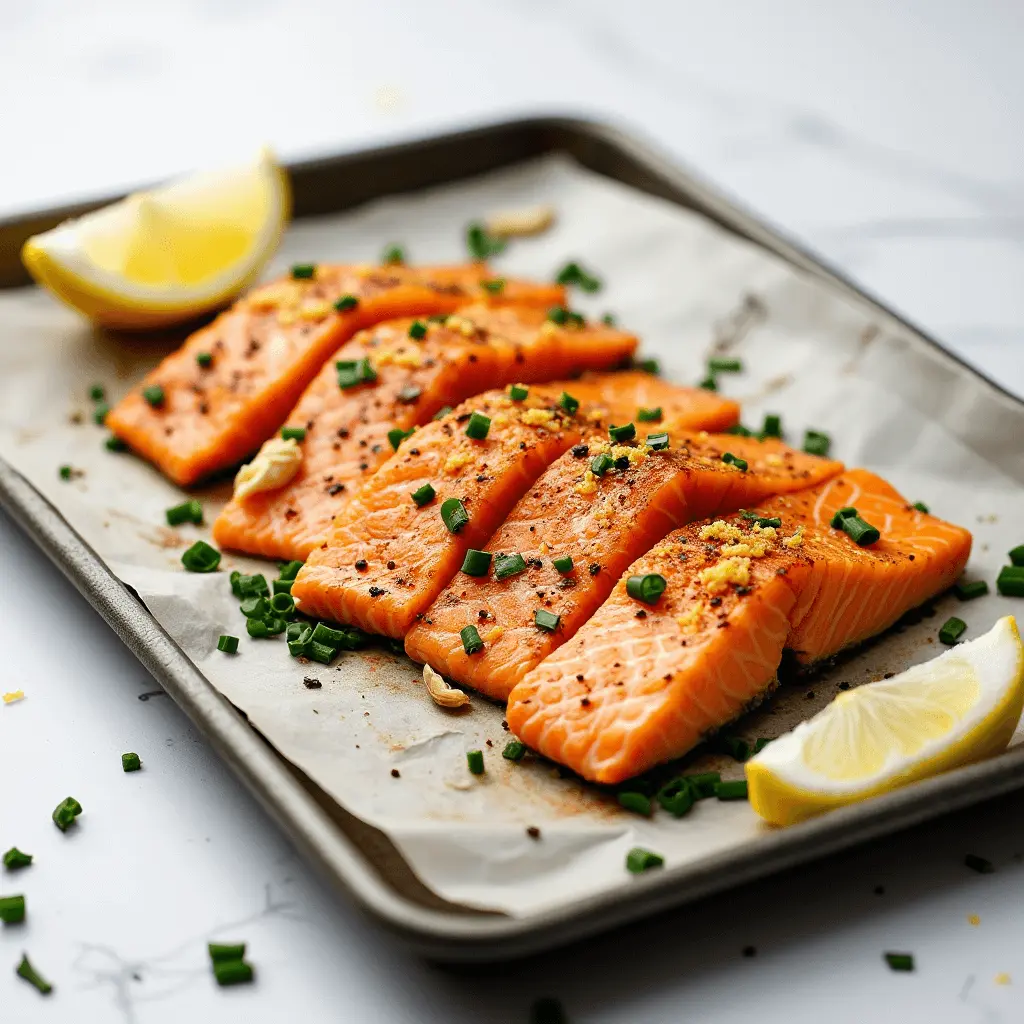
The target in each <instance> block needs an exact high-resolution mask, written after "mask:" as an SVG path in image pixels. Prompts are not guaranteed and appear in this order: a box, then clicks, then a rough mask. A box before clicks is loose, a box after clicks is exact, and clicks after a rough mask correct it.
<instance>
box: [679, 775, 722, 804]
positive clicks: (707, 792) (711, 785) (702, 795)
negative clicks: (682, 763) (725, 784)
mask: <svg viewBox="0 0 1024 1024" xmlns="http://www.w3.org/2000/svg"><path fill="white" fill-rule="evenodd" d="M683 778H684V779H686V781H687V782H688V783H689V784H690V788H691V789H692V790H693V793H694V796H696V798H697V799H698V800H707V799H709V798H710V797H713V796H714V795H715V787H716V786H717V785H718V784H719V783H720V782H721V781H722V776H721V775H720V774H719V773H718V772H698V773H696V774H694V775H684V776H683Z"/></svg>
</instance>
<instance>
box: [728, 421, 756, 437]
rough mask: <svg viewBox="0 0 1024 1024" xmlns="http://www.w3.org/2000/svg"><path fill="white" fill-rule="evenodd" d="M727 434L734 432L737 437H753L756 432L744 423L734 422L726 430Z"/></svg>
mask: <svg viewBox="0 0 1024 1024" xmlns="http://www.w3.org/2000/svg"><path fill="white" fill-rule="evenodd" d="M724 433H726V434H734V435H735V436H736V437H753V436H754V432H753V431H752V430H751V429H750V428H749V427H745V426H743V424H742V423H734V424H733V425H732V426H731V427H729V429H728V430H726V431H724Z"/></svg>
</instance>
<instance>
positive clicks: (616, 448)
mask: <svg viewBox="0 0 1024 1024" xmlns="http://www.w3.org/2000/svg"><path fill="white" fill-rule="evenodd" d="M648 451H649V449H648V448H641V447H639V446H638V447H636V448H630V447H629V446H628V445H624V444H616V445H612V450H611V457H612V458H613V459H616V460H618V459H628V460H629V464H630V465H631V466H639V465H640V463H641V462H643V461H644V459H646V458H647V453H648Z"/></svg>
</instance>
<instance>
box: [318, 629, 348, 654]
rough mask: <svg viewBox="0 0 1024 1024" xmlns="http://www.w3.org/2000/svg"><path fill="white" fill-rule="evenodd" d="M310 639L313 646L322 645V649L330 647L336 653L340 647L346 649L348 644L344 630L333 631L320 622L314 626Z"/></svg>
mask: <svg viewBox="0 0 1024 1024" xmlns="http://www.w3.org/2000/svg"><path fill="white" fill-rule="evenodd" d="M310 639H311V640H312V642H313V643H315V644H323V645H324V647H330V648H332V649H333V650H336V651H337V650H341V648H342V647H348V643H349V636H348V633H347V632H346V631H345V630H342V629H333V628H331V627H330V626H326V625H324V623H322V622H318V623H317V624H316V628H315V629H314V630H313V635H312V636H311V637H310Z"/></svg>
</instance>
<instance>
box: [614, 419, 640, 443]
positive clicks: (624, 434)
mask: <svg viewBox="0 0 1024 1024" xmlns="http://www.w3.org/2000/svg"><path fill="white" fill-rule="evenodd" d="M608 436H609V437H610V438H611V439H612V440H613V441H617V442H620V443H621V442H622V441H632V440H633V438H634V437H636V425H635V424H633V423H625V424H623V425H622V426H621V427H609V428H608Z"/></svg>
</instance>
